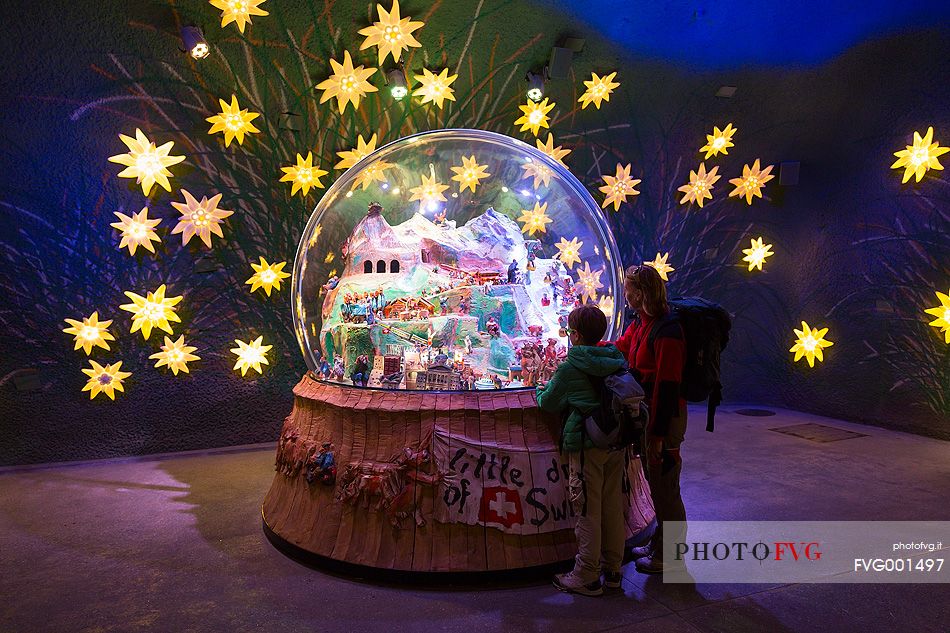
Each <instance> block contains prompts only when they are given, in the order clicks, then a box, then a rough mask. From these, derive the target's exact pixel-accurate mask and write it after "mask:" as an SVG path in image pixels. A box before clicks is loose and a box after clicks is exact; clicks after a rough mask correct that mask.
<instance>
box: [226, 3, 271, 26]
mask: <svg viewBox="0 0 950 633" xmlns="http://www.w3.org/2000/svg"><path fill="white" fill-rule="evenodd" d="M265 1H266V0H211V6H213V7H214V8H216V9H221V28H224V27H226V26H227V25H228V24H230V23H231V22H234V23H235V24H237V27H238V30H239V31H240V32H241V33H243V32H244V27H245V26H247V25H248V24H251V16H252V15H270V14H269V13H267V11H265V10H263V9H261V8H260V5H261V4H263V3H264V2H265Z"/></svg>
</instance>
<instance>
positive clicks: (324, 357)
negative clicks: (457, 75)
mask: <svg viewBox="0 0 950 633" xmlns="http://www.w3.org/2000/svg"><path fill="white" fill-rule="evenodd" d="M621 283H622V273H621V269H620V260H619V256H618V253H617V248H616V244H615V243H614V240H613V237H612V235H611V233H610V230H609V229H608V227H607V225H606V222H605V219H604V216H603V212H602V211H601V210H600V209H599V208H598V206H597V204H596V203H595V202H594V200H593V199H592V198H591V196H590V195H589V194H588V193H587V191H586V190H585V189H584V187H583V185H581V184H580V183H579V182H578V181H577V179H576V178H574V177H573V176H572V175H571V173H570V172H569V171H568V169H567V168H566V167H565V166H564V164H563V163H561V162H560V161H559V160H556V159H555V158H553V157H552V156H550V155H548V154H545V153H543V152H542V151H540V150H538V149H536V148H534V147H531V146H529V145H527V144H525V143H523V142H521V141H518V140H516V139H512V138H509V137H507V136H503V135H500V134H496V133H493V132H487V131H482V130H440V131H435V132H425V133H422V134H417V135H414V136H409V137H406V138H402V139H400V140H398V141H396V142H394V143H390V144H389V145H386V146H385V147H383V148H381V149H379V150H377V151H375V152H373V153H372V154H371V155H369V156H366V157H364V158H363V159H362V160H361V161H359V162H358V163H357V164H356V165H354V166H353V167H351V168H350V169H349V170H348V171H347V172H346V173H344V174H343V175H342V176H341V177H340V178H339V179H338V180H337V181H336V182H335V183H334V185H333V186H332V187H331V188H330V189H329V190H328V191H327V192H326V194H325V195H324V196H323V198H322V199H321V200H320V202H319V204H318V205H317V207H316V209H315V210H314V212H313V215H312V216H311V218H310V221H309V223H308V225H307V228H306V230H305V231H304V234H303V236H302V239H301V242H300V247H299V249H298V252H297V258H296V263H295V267H294V279H293V284H292V287H293V302H294V324H295V328H296V333H297V337H298V340H299V342H300V346H301V351H302V352H303V354H304V357H305V358H306V360H307V365H308V367H309V369H310V371H311V372H312V373H313V374H314V375H315V376H316V377H317V378H319V379H322V380H335V381H338V382H345V383H346V384H353V383H354V378H355V381H356V383H358V384H360V385H363V386H369V387H383V388H391V389H423V390H432V389H435V390H467V389H474V388H476V385H486V384H487V383H488V382H489V381H490V382H492V383H493V384H494V386H495V387H496V388H506V387H512V386H513V387H514V388H517V387H522V388H523V387H533V386H535V384H536V383H537V382H538V381H540V380H544V379H547V378H549V377H550V375H551V374H552V373H553V371H554V369H555V368H556V366H557V364H558V362H559V361H560V360H562V359H563V357H564V353H565V351H566V350H565V345H566V344H567V338H566V336H565V335H564V334H565V332H564V322H565V319H566V315H567V314H568V313H569V312H570V311H571V309H573V308H574V307H575V306H577V305H580V304H581V303H586V302H593V303H595V304H596V305H598V306H600V307H601V309H603V310H604V312H605V314H606V315H607V317H608V332H607V338H612V337H613V335H614V334H617V333H618V332H617V329H618V327H619V324H618V322H617V318H616V309H615V307H616V305H617V302H616V300H615V298H617V297H620V296H621V287H620V284H621Z"/></svg>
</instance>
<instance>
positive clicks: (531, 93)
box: [524, 70, 544, 102]
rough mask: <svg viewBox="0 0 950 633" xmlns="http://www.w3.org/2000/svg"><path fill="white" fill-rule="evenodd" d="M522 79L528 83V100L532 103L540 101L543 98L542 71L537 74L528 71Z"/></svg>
mask: <svg viewBox="0 0 950 633" xmlns="http://www.w3.org/2000/svg"><path fill="white" fill-rule="evenodd" d="M524 78H525V80H526V81H527V82H528V92H527V95H528V98H529V99H531V100H532V101H534V102H538V101H541V99H542V98H543V97H544V71H543V70H542V71H541V72H539V73H534V72H531V71H528V74H527V75H525V77H524Z"/></svg>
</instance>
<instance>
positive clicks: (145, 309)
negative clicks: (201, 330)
mask: <svg viewBox="0 0 950 633" xmlns="http://www.w3.org/2000/svg"><path fill="white" fill-rule="evenodd" d="M125 296H127V297H128V298H129V299H131V300H132V303H126V304H123V305H120V306H119V308H120V309H122V310H126V311H128V312H131V313H132V329H130V330H129V333H130V334H134V333H135V332H136V331H138V330H142V337H143V338H144V339H145V340H146V341H147V340H148V337H149V336H150V335H151V334H152V328H153V327H155V328H158V329H160V330H163V331H165V332H168V333H169V334H174V332H172V327H171V325H169V323H168V322H169V321H175V322H177V323H181V319H180V318H178V315H177V314H175V307H174V306H176V305H177V304H178V302H180V301H181V295H179V296H177V297H166V296H165V284H162V285H161V286H159V287H158V290H156V291H155V292H149V293H148V295H147V296H145V297H143V296H141V295H137V294H135V293H134V292H129V291H128V290H126V291H125Z"/></svg>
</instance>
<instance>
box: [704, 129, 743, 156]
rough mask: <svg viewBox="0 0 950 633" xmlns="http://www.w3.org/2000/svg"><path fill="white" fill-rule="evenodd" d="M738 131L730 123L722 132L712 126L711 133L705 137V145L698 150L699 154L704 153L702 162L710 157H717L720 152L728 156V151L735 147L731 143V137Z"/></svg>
mask: <svg viewBox="0 0 950 633" xmlns="http://www.w3.org/2000/svg"><path fill="white" fill-rule="evenodd" d="M738 131H739V130H738V129H737V128H734V127H732V123H729V124H727V125H726V128H725V129H723V130H720V129H719V128H718V127H716V126H713V133H712V134H707V135H706V144H705V145H703V146H702V147H700V148H699V151H700V152H706V155H705V156H704V157H703V160H709V158H710V157H711V156H718V155H719V153H720V152H721V153H722V154H728V153H729V152H728V149H729V148H730V147H735V145H734V144H733V142H732V135H733V134H735V133H736V132H738Z"/></svg>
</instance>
